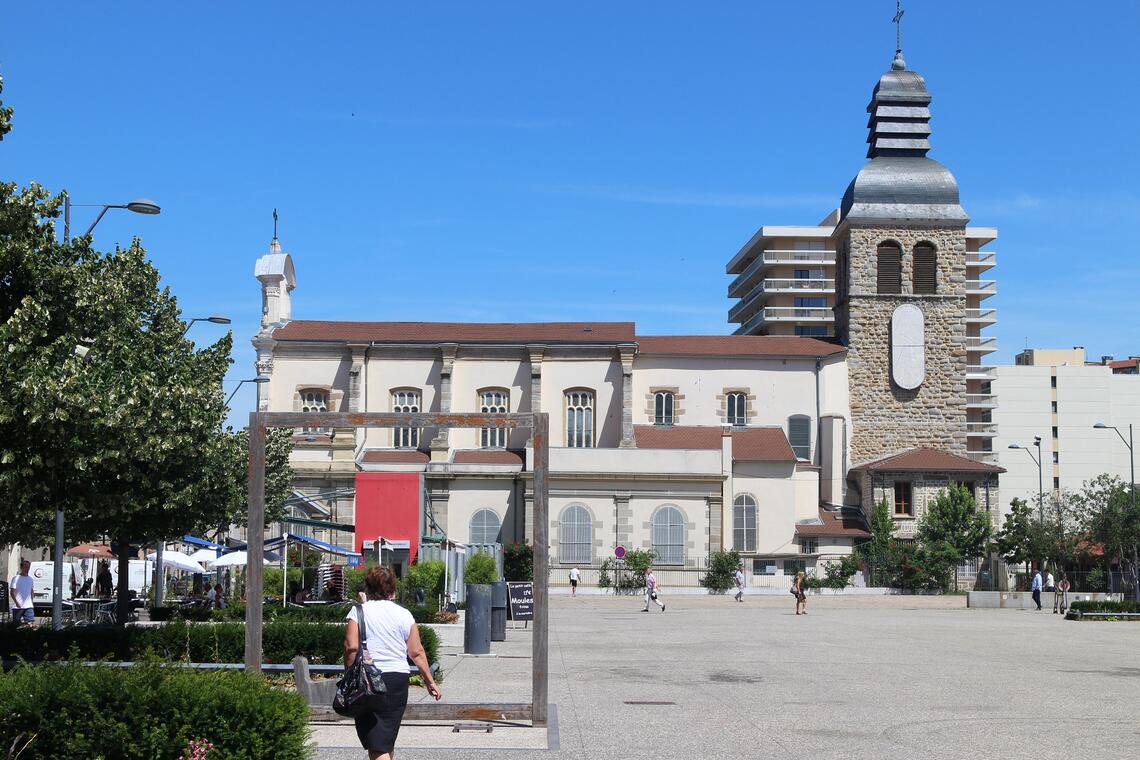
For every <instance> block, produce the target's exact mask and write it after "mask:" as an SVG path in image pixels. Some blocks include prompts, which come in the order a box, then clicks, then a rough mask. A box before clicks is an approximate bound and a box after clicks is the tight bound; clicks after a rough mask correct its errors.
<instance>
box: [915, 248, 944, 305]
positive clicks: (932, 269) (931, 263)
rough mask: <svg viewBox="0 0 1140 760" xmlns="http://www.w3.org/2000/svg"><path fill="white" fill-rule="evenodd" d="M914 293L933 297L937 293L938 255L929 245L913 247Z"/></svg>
mask: <svg viewBox="0 0 1140 760" xmlns="http://www.w3.org/2000/svg"><path fill="white" fill-rule="evenodd" d="M913 284H914V292H915V293H917V294H919V295H933V294H935V293H937V292H938V254H937V253H936V252H935V250H934V246H933V245H931V244H930V243H919V244H918V245H916V246H915V247H914V281H913Z"/></svg>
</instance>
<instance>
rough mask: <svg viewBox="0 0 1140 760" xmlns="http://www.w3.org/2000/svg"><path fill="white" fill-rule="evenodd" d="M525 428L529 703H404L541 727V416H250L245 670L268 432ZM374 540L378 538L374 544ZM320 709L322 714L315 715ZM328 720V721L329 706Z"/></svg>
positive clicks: (419, 711)
mask: <svg viewBox="0 0 1140 760" xmlns="http://www.w3.org/2000/svg"><path fill="white" fill-rule="evenodd" d="M268 427H276V428H304V427H321V428H348V427H381V428H394V427H401V428H433V427H441V428H442V427H448V428H451V427H455V428H486V427H505V428H509V429H514V428H530V429H531V430H532V431H533V434H534V435H533V438H534V629H533V630H534V633H533V639H532V644H531V654H532V667H533V671H532V676H531V702H530V703H529V704H528V703H467V704H447V703H440V704H437V703H430V702H417V703H415V704H409V705H408V709H407V711H406V712H405V713H404V719H405V720H436V721H438V720H528V719H529V720H531V721H532V723H533V724H534V725H536V726H545V725H546V723H547V715H548V703H547V701H548V699H549V689H548V677H549V653H548V635H547V627H548V624H549V619H550V618H549V610H548V608H547V605H548V601H549V596H548V593H547V574H548V571H549V567H550V547H549V533H550V514H549V498H548V497H549V494H548V490H549V468H550V450H549V447H550V440H549V437H550V422H549V417H548V416H547V414H545V413H513V414H482V413H462V414H452V413H442V414H440V413H422V412H421V413H397V412H253V413H252V414H250V416H249V535H248V537H247V552H248V566H247V582H246V607H245V620H246V630H245V667H246V670H254V671H260V669H261V641H262V609H261V606H262V591H263V583H262V581H263V571H264V568H263V557H264V556H265V551H264V550H265V546H264V541H265V537H264V526H265V438H266V428H268ZM377 540H379V537H378V539H377ZM318 711H319V710H318ZM329 716H330V717H331V716H332V713H331V708H329Z"/></svg>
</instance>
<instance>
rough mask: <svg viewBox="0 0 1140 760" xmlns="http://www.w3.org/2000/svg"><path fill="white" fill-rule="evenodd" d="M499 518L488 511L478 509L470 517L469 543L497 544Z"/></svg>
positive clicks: (491, 511)
mask: <svg viewBox="0 0 1140 760" xmlns="http://www.w3.org/2000/svg"><path fill="white" fill-rule="evenodd" d="M500 527H501V526H500V524H499V516H498V515H497V514H495V512H494V511H493V510H490V509H480V510H479V511H478V512H476V513H475V514H473V515H472V516H471V533H470V539H469V543H472V544H495V543H498V542H499V528H500Z"/></svg>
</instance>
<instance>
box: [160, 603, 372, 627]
mask: <svg viewBox="0 0 1140 760" xmlns="http://www.w3.org/2000/svg"><path fill="white" fill-rule="evenodd" d="M351 608H352V605H351V604H349V603H347V602H345V603H344V604H311V605H307V606H305V607H295V606H292V605H290V606H288V607H282V606H280V605H276V604H267V605H265V606H263V607H262V608H261V615H262V619H264V620H265V621H267V622H268V621H270V620H282V621H294V622H298V623H339V622H341V621H343V620H344V617H345V615H347V614H348V611H349V610H350V609H351ZM149 612H150V619H151V620H155V621H167V620H186V621H188V622H193V623H206V622H210V621H216V622H226V621H230V622H237V623H240V622H244V621H245V605H244V604H233V605H230V606H229V607H225V608H223V609H220V610H211V609H204V608H201V607H151V608H150V609H149Z"/></svg>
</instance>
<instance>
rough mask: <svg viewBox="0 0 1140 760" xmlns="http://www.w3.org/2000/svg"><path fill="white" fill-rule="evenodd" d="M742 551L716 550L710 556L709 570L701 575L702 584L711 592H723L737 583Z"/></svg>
mask: <svg viewBox="0 0 1140 760" xmlns="http://www.w3.org/2000/svg"><path fill="white" fill-rule="evenodd" d="M739 566H740V552H738V551H723V550H721V551H715V552H713V553H712V554H711V555H710V556H709V571H708V572H707V573H705V574H704V575H703V576H702V577H701V585H702V586H704V587H705V588H707V589H708V590H709V592H710V593H718V594H723V593H724V592H725V591H727V590H728V589H730V588H732V587H733V586H735V585H736V568H737V567H739Z"/></svg>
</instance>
